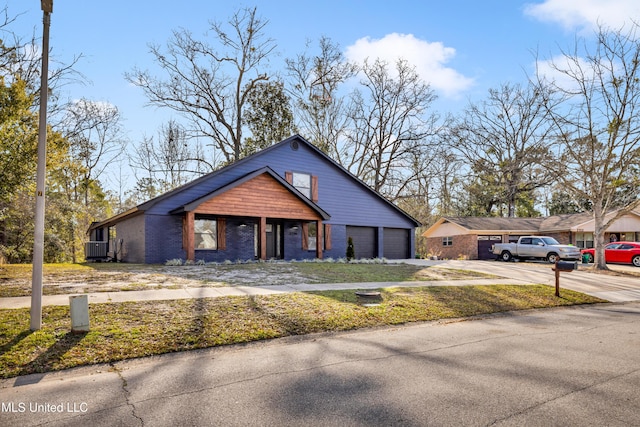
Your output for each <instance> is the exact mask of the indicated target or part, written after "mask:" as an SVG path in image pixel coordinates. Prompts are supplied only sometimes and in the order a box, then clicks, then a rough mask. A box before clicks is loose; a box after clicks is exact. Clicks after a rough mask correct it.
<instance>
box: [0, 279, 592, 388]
mask: <svg viewBox="0 0 640 427" xmlns="http://www.w3.org/2000/svg"><path fill="white" fill-rule="evenodd" d="M380 292H381V296H382V300H381V301H380V304H379V305H377V306H363V305H362V304H360V303H359V301H358V298H357V297H356V295H355V294H354V291H353V290H340V291H320V292H308V293H291V294H284V295H282V294H281V295H268V296H254V297H224V298H206V299H193V300H174V301H150V302H125V303H107V304H91V305H90V306H89V315H90V323H91V331H90V332H87V333H83V334H75V333H71V332H70V317H69V308H68V307H64V306H63V307H44V308H43V327H42V329H41V330H39V331H36V332H31V331H30V330H29V310H28V309H16V310H0V377H1V378H10V377H14V376H19V375H26V374H31V373H42V372H49V371H56V370H62V369H68V368H72V367H77V366H84V365H91V364H97V363H107V362H115V361H119V360H124V359H131V358H137V357H143V356H150V355H157V354H163V353H170V352H176V351H185V350H192V349H198V348H206V347H213V346H221V345H228V344H237V343H244V342H249V341H256V340H265V339H271V338H278V337H285V336H291V335H302V334H309V333H314V332H325V331H345V330H351V329H357V328H367V327H376V326H384V325H397V324H402V323H409V322H418V321H431V320H438V319H448V318H460V317H468V316H474V315H480V314H489V313H496V312H503V311H512V310H525V309H535V308H545V307H558V306H567V305H574V304H589V303H598V302H604V301H603V300H600V299H598V298H595V297H591V296H588V295H584V294H581V293H578V292H573V291H570V290H563V291H562V294H561V297H560V298H558V297H555V296H554V288H552V287H550V286H545V285H530V286H516V285H512V286H510V285H492V286H460V287H424V288H388V289H380Z"/></svg>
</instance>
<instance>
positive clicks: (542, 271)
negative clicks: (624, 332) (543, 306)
mask: <svg viewBox="0 0 640 427" xmlns="http://www.w3.org/2000/svg"><path fill="white" fill-rule="evenodd" d="M414 262H419V261H414ZM422 262H425V263H437V264H438V266H440V267H448V268H459V269H464V270H473V271H480V272H483V273H489V274H495V275H498V276H501V277H503V278H509V279H513V281H514V282H515V283H542V284H546V285H550V286H555V273H554V272H553V271H552V270H551V267H552V266H551V264H547V263H531V262H502V261H474V260H451V261H422ZM580 268H581V269H580V270H578V271H573V272H571V273H561V274H560V288H561V289H562V288H566V289H572V290H574V291H578V292H583V293H585V294H588V295H593V296H596V297H598V298H602V299H605V300H607V301H611V302H624V301H640V277H629V276H627V277H624V276H613V275H608V274H600V273H593V272H590V271H587V270H586V269H583V267H582V266H580ZM611 268H612V269H614V270H620V271H626V270H629V271H635V272H640V269H639V268H636V267H627V266H613V267H611Z"/></svg>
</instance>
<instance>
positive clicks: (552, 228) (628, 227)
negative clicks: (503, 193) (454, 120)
mask: <svg viewBox="0 0 640 427" xmlns="http://www.w3.org/2000/svg"><path fill="white" fill-rule="evenodd" d="M610 215H613V213H612V214H610ZM593 232H594V220H593V214H591V213H580V214H566V215H555V216H550V217H546V218H495V217H487V218H483V217H457V218H441V219H439V220H438V221H437V222H436V223H435V224H433V225H432V226H431V227H429V228H428V229H427V231H425V232H424V233H423V234H422V235H423V236H424V237H426V247H427V252H428V254H429V255H432V256H438V257H441V258H446V259H456V258H466V259H494V258H495V255H493V254H491V253H490V249H491V246H492V245H493V244H495V243H506V242H515V241H517V240H518V238H519V237H520V236H525V235H539V236H541V235H544V236H551V237H554V238H555V239H556V240H558V242H560V243H563V244H572V245H576V246H578V247H580V248H592V247H593V245H594V243H593ZM605 239H607V241H609V240H611V241H613V240H627V241H640V212H639V211H633V212H631V213H629V214H627V215H625V216H623V217H622V218H620V219H618V220H617V221H615V222H614V223H613V224H612V225H611V226H610V227H609V229H608V230H607V232H606V234H605Z"/></svg>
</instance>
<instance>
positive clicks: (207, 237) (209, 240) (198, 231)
mask: <svg viewBox="0 0 640 427" xmlns="http://www.w3.org/2000/svg"><path fill="white" fill-rule="evenodd" d="M194 230H195V232H194V234H195V246H196V249H218V223H217V221H216V220H215V219H202V218H200V219H199V218H196V219H195V221H194Z"/></svg>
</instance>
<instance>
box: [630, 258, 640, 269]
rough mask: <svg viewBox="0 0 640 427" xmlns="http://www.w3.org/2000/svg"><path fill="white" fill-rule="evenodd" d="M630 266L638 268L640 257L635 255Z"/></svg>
mask: <svg viewBox="0 0 640 427" xmlns="http://www.w3.org/2000/svg"><path fill="white" fill-rule="evenodd" d="M631 264H633V265H635V266H636V267H640V255H636V256H634V257H633V258H632V259H631Z"/></svg>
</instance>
